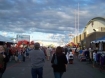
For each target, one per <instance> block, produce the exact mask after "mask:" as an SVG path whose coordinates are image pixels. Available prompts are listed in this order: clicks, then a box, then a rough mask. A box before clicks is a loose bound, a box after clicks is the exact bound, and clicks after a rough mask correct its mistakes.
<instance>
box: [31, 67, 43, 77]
mask: <svg viewBox="0 0 105 78" xmlns="http://www.w3.org/2000/svg"><path fill="white" fill-rule="evenodd" d="M31 74H32V78H43V67H40V68H32V69H31Z"/></svg>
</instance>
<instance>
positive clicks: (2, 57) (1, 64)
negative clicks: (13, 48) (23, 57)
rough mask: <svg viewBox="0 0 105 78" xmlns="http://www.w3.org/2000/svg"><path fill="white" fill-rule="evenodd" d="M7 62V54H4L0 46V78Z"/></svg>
mask: <svg viewBox="0 0 105 78" xmlns="http://www.w3.org/2000/svg"><path fill="white" fill-rule="evenodd" d="M8 61H9V59H8V57H7V53H6V52H5V49H4V47H3V45H0V78H2V75H3V73H4V72H5V70H6V67H7V62H8Z"/></svg>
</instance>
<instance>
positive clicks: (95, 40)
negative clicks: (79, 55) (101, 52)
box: [93, 29, 96, 41]
mask: <svg viewBox="0 0 105 78" xmlns="http://www.w3.org/2000/svg"><path fill="white" fill-rule="evenodd" d="M93 31H94V32H95V41H96V29H93Z"/></svg>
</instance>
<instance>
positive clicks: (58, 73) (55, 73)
mask: <svg viewBox="0 0 105 78" xmlns="http://www.w3.org/2000/svg"><path fill="white" fill-rule="evenodd" d="M62 75H63V72H54V77H55V78H62Z"/></svg>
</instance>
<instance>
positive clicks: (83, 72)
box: [2, 58, 105, 78]
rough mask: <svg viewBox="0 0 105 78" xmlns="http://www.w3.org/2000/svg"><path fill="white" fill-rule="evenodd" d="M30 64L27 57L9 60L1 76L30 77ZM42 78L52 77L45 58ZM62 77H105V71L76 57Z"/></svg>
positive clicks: (48, 63) (51, 71) (12, 77)
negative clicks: (19, 61) (18, 61)
mask: <svg viewBox="0 0 105 78" xmlns="http://www.w3.org/2000/svg"><path fill="white" fill-rule="evenodd" d="M30 64H31V63H30V60H29V59H26V62H21V63H16V62H14V61H12V62H9V63H8V66H7V69H6V71H5V73H4V74H3V77H2V78H32V77H31V67H30V66H31V65H30ZM43 78H54V75H53V69H52V67H51V63H50V61H47V60H46V62H45V65H44V69H43ZM62 78H105V71H100V70H99V69H97V68H93V67H92V64H88V63H87V62H80V61H79V60H78V59H77V58H74V63H73V64H68V66H67V71H66V72H65V73H64V74H63V77H62Z"/></svg>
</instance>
